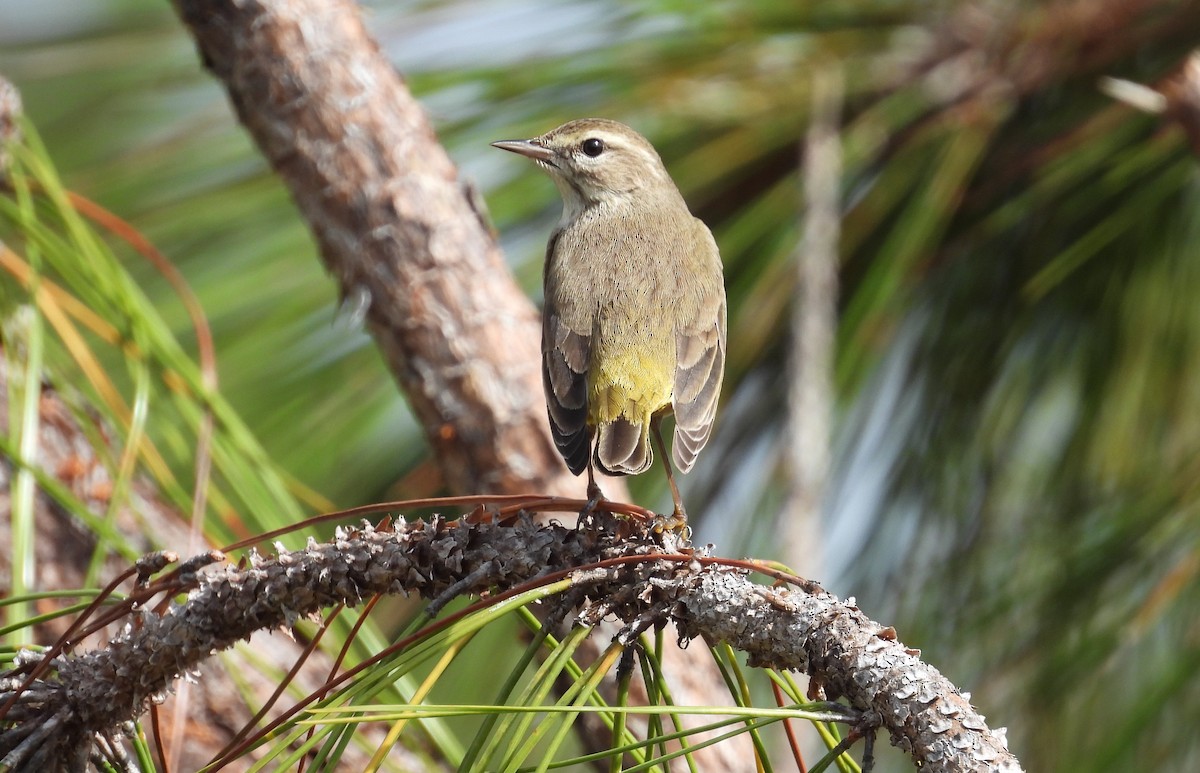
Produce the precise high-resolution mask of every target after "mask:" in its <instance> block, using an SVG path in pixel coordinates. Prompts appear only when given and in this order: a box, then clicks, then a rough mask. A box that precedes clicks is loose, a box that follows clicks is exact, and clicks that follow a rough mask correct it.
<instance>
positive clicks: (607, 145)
mask: <svg viewBox="0 0 1200 773" xmlns="http://www.w3.org/2000/svg"><path fill="white" fill-rule="evenodd" d="M492 144H493V145H494V146H495V147H497V148H501V149H503V150H510V151H512V152H514V153H520V154H521V155H523V156H528V157H529V158H531V159H533V160H534V161H536V162H537V164H538V166H540V167H542V168H543V169H545V170H546V171H547V172H548V173H549V174H550V177H551V178H552V179H553V180H554V182H555V184H557V185H558V189H559V191H560V193H561V194H562V198H563V214H562V219H561V220H559V223H558V226H557V227H556V228H555V229H554V232H553V233H552V234H551V235H550V243H549V244H548V245H547V247H546V265H545V271H544V274H543V280H544V284H545V308H544V310H543V313H542V381H543V385H544V387H545V391H546V404H547V408H548V410H549V413H550V428H551V431H552V434H553V436H554V442H555V444H556V445H557V446H558V450H559V452H560V453H562V455H563V458H564V459H565V460H566V462H567V466H568V467H569V468H570V470H571V472H572V473H574V474H576V475H578V474H580V473H581V472H583V470H584V469H586V470H587V471H588V496H589V497H591V498H592V499H593V500H594V501H595V500H599V498H600V497H601V496H602V495H601V493H600V489H599V487H598V486H597V485H596V481H595V475H594V473H593V470H592V463H593V460H594V463H595V464H596V465H597V466H599V467H600V469H602V470H604V471H605V472H607V473H609V474H610V475H636V474H638V473H641V472H645V471H646V470H647V469H648V468H649V467H650V464H651V462H652V461H653V459H654V453H653V451H652V450H651V448H650V432H651V430H653V432H654V437H655V440H656V441H657V444H658V446H659V452H660V453H661V454H662V455H663V463H664V464H665V465H666V468H667V479H668V481H669V482H670V484H671V494H672V496H673V497H674V500H675V515H676V516H679V517H686V516H685V512H684V507H683V501H682V499H681V498H680V496H679V489H678V487H677V486H676V485H675V478H674V476H673V475H672V472H671V464H670V462H669V461H668V460H667V456H666V447H665V444H664V442H663V439H662V433H661V430H660V428H659V423H660V422H661V420H662V418H663V417H664V416H666V415H667V414H669V413H672V412H673V413H674V414H675V438H674V443H673V446H672V450H673V457H674V460H675V465H676V466H677V467H678V468H679V471H680V472H683V473H686V472H687V471H688V470H690V469H691V468H692V465H693V464H694V463H695V461H696V455H697V454H699V453H700V449H702V448H704V445H705V443H707V442H708V436H709V433H710V431H711V430H712V424H713V418H714V417H715V416H716V411H717V397H718V396H719V394H720V392H721V377H722V374H723V372H724V369H725V284H724V280H723V276H722V269H721V256H720V254H719V253H718V251H717V244H716V242H715V241H714V240H713V237H712V234H711V233H710V232H709V230H708V228H707V227H705V225H704V223H702V222H700V221H699V220H698V219H696V218H695V217H693V216H692V214H691V212H689V211H688V208H687V204H686V203H685V202H684V200H683V197H682V196H681V195H680V193H679V189H678V188H676V187H675V183H674V182H672V180H671V177H670V176H669V175H668V174H667V170H666V168H665V167H664V166H663V163H662V159H660V158H659V156H658V153H657V152H655V150H654V148H653V146H651V145H650V143H649V142H647V141H646V138H644V137H643V136H642V135H640V134H638V133H637V132H636V131H634V130H633V129H631V128H629V127H628V126H625V125H624V124H620V123H617V122H616V121H609V120H605V119H601V118H584V119H581V120H577V121H571V122H569V123H565V124H563V125H562V126H560V127H558V128H557V129H554V130H552V131H549V132H547V133H546V134H543V135H541V136H540V137H534V138H533V139H529V140H505V141H503V142H494V143H492ZM593 441H594V443H593Z"/></svg>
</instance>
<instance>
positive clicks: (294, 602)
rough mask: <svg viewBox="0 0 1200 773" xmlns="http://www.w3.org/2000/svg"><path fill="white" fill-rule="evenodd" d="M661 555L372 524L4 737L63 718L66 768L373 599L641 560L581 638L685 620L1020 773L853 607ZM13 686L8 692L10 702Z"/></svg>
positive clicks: (952, 760)
mask: <svg viewBox="0 0 1200 773" xmlns="http://www.w3.org/2000/svg"><path fill="white" fill-rule="evenodd" d="M662 556H663V554H661V553H660V552H659V548H658V546H657V544H656V541H655V535H654V533H653V532H652V531H649V530H647V531H643V532H641V533H635V534H622V535H619V536H618V535H616V534H615V533H614V532H609V531H605V530H599V529H596V530H577V529H568V528H564V527H560V526H555V525H550V526H545V525H539V524H536V523H534V522H533V521H532V520H529V519H521V520H519V521H518V522H517V523H515V524H513V525H511V526H499V525H493V524H479V525H474V526H467V525H466V524H465V523H464V522H461V521H459V522H449V523H448V522H444V521H440V520H438V521H434V522H432V523H415V524H412V525H401V526H400V527H398V528H397V529H396V530H395V531H390V530H389V531H383V532H381V531H376V530H375V529H372V528H371V527H369V526H366V525H364V526H363V527H361V528H360V529H359V530H356V531H353V532H349V533H344V534H340V535H339V536H337V537H335V539H334V540H332V541H331V542H329V543H326V544H323V545H312V546H310V547H309V548H308V549H306V550H302V551H295V552H291V553H284V554H281V555H280V556H278V557H276V558H272V559H269V560H265V559H257V560H254V561H252V562H251V566H250V567H248V568H246V569H236V568H233V567H226V568H225V569H224V570H223V571H220V572H217V573H215V574H213V575H211V576H209V577H206V578H204V579H202V580H201V582H200V585H199V587H198V588H197V589H196V590H195V591H193V592H192V594H191V596H190V597H189V598H188V600H187V601H186V603H184V604H180V605H175V606H173V607H171V608H170V609H169V610H168V611H167V612H166V613H165V614H163V615H161V616H159V615H155V614H151V613H145V614H143V615H142V616H141V618H140V625H139V626H138V627H137V628H136V629H135V630H133V631H131V632H129V633H126V634H124V635H122V636H120V637H119V638H117V639H116V640H114V641H113V642H112V643H111V644H110V646H108V647H107V648H105V649H103V650H99V651H95V652H92V653H88V654H86V655H82V656H80V657H78V658H73V659H69V660H63V661H61V662H60V663H59V664H58V667H57V675H56V676H55V677H54V678H50V679H45V680H40V681H39V682H37V683H36V684H35V685H33V686H32V687H31V688H30V689H29V690H27V691H25V692H24V693H22V694H21V695H20V700H19V701H18V703H17V705H16V706H14V708H13V711H12V712H11V713H10V714H9V715H8V718H7V721H8V722H10V723H11V722H15V724H14V725H8V729H7V730H6V731H5V732H3V733H0V750H7V747H9V736H14V735H18V734H19V736H18V737H20V738H23V737H25V736H24V734H25V733H28V732H29V731H30V729H31V726H35V727H36V726H41V725H44V724H45V723H46V722H48V721H51V720H52V719H53V721H54V722H55V723H56V732H55V733H53V734H49V735H47V736H46V737H45V738H43V739H41V744H40V747H39V749H38V750H39V752H41V753H42V754H45V755H47V756H45V757H43V759H44V760H47V761H48V762H47V763H46V764H47V767H45V768H44V769H47V770H55V769H58V767H56V765H58V761H60V760H69V759H73V757H72V755H76V754H77V753H78V750H79V749H80V748H86V747H88V746H89V745H90V744H91V739H92V738H93V737H94V734H95V733H97V732H101V731H107V730H111V728H114V727H117V726H118V725H120V723H122V722H126V721H128V720H130V719H133V718H134V717H136V716H137V715H139V714H140V713H141V712H142V711H143V710H144V709H145V707H146V706H147V704H148V702H149V701H150V700H151V699H152V697H153V696H155V695H157V694H160V693H162V692H163V691H164V690H166V689H167V688H168V687H169V685H170V684H171V683H172V682H173V681H174V680H175V679H177V678H179V677H180V676H181V675H182V674H184V673H186V672H187V671H188V670H190V669H193V668H195V667H196V666H197V665H198V664H200V663H202V662H203V661H204V660H206V659H207V658H209V657H210V656H211V655H212V653H213V652H214V651H220V650H223V649H226V648H228V647H231V646H232V645H233V644H234V643H236V642H237V641H238V640H240V639H242V638H245V637H246V636H248V635H250V634H251V633H252V632H254V631H258V630H271V629H274V628H278V627H280V626H287V625H289V624H290V623H291V622H292V621H294V620H296V619H298V618H301V617H304V616H306V615H310V614H313V613H316V612H319V611H320V610H322V609H325V608H328V607H330V606H332V605H335V604H341V603H344V604H348V605H355V604H358V603H360V602H361V601H362V600H363V599H365V598H368V597H370V596H372V595H374V594H389V593H390V594H395V593H420V594H421V595H423V596H425V597H427V598H438V597H440V596H442V595H443V594H447V593H450V594H458V593H473V594H479V593H483V592H485V591H489V590H492V591H494V590H496V589H499V590H501V591H503V590H505V589H508V588H512V587H514V586H516V585H519V584H521V583H523V582H527V581H529V580H530V579H533V578H536V577H538V576H540V575H544V574H545V573H546V572H547V571H548V570H551V571H553V570H559V569H570V568H573V567H593V566H595V564H596V563H597V562H600V561H604V560H608V559H614V558H621V557H627V558H637V559H638V560H636V561H630V562H626V563H619V564H616V565H610V566H609V568H607V569H602V570H597V569H587V568H584V569H582V570H581V571H579V572H577V573H576V574H575V575H574V576H573V579H574V590H573V591H571V592H568V594H566V597H565V598H570V599H571V600H572V603H573V604H575V605H577V606H578V608H579V609H580V612H579V616H578V619H579V620H580V621H582V622H583V623H584V624H592V623H593V622H594V621H596V620H598V619H600V618H603V617H609V616H616V617H617V618H619V619H620V620H623V621H625V622H627V623H634V622H635V621H636V622H637V623H638V624H640V625H644V626H647V627H648V626H649V625H651V624H655V623H659V622H667V621H671V622H674V624H675V625H676V626H677V627H678V629H679V630H680V631H683V632H684V636H685V637H688V638H703V639H705V640H706V641H709V642H718V641H725V642H728V643H729V644H731V645H732V646H734V647H735V648H737V649H740V650H743V651H746V652H748V653H750V654H751V656H752V662H754V663H757V664H759V665H770V666H773V667H775V668H780V669H796V670H802V671H806V672H807V673H809V674H810V675H811V676H812V678H813V680H814V681H815V682H816V683H817V684H819V685H821V686H822V687H823V688H824V690H825V692H826V693H827V694H828V695H829V697H830V698H838V697H843V698H845V699H846V700H847V702H848V703H849V704H850V706H851V707H852V708H853V709H855V710H856V711H858V712H859V713H860V720H859V722H858V723H857V726H856V729H857V730H868V729H870V728H873V727H876V726H882V727H885V728H886V729H887V730H888V732H889V733H890V734H891V738H892V741H893V742H894V743H895V744H896V745H898V746H899V747H901V748H902V749H903V750H905V751H906V752H908V753H909V754H910V755H911V756H912V758H913V760H914V761H915V762H916V763H917V764H918V765H919V766H922V767H923V769H925V770H929V771H1018V770H1020V765H1019V763H1018V762H1017V761H1016V759H1015V758H1014V757H1013V756H1012V755H1011V754H1009V752H1008V751H1007V749H1006V748H1005V745H1004V739H1003V734H1002V733H995V732H992V731H991V730H989V729H988V727H987V725H986V724H985V723H984V721H983V717H982V716H980V715H979V714H978V713H977V712H976V711H975V710H974V709H973V708H972V707H971V705H970V703H969V702H968V700H967V699H966V697H965V696H963V695H961V694H960V693H959V692H958V691H957V690H956V689H955V688H954V686H953V685H952V684H950V683H949V682H948V681H947V680H946V679H945V677H943V676H942V675H941V674H940V673H938V671H937V670H936V669H934V668H933V667H932V666H928V665H926V664H924V663H922V662H921V661H920V660H919V659H918V658H917V656H916V654H915V653H914V652H912V651H911V650H908V649H906V648H905V647H904V645H903V644H901V643H900V642H899V641H897V640H896V638H895V633H894V631H892V630H891V629H890V628H885V627H884V626H881V625H879V624H878V623H876V622H874V621H872V620H870V619H868V618H867V617H866V615H864V614H862V613H861V612H860V611H859V610H858V609H857V608H856V607H854V606H853V605H852V604H847V603H844V602H841V601H839V600H838V599H836V598H835V597H834V596H832V595H830V594H828V593H825V592H823V591H820V590H819V589H812V592H802V591H790V590H780V589H771V588H766V587H764V586H762V585H757V584H754V583H752V582H751V581H750V580H749V579H748V578H747V577H746V576H745V574H744V573H743V572H741V571H735V570H730V569H728V568H725V567H721V566H716V565H712V564H709V565H705V562H704V561H703V559H702V557H701V558H700V559H697V558H691V559H689V558H687V557H680V556H677V555H676V556H673V557H662ZM14 686H15V685H14V683H13V682H11V681H8V680H5V681H4V682H3V683H0V689H3V690H4V691H6V692H7V691H10V690H12V689H13V687H14ZM18 762H20V761H19V760H18Z"/></svg>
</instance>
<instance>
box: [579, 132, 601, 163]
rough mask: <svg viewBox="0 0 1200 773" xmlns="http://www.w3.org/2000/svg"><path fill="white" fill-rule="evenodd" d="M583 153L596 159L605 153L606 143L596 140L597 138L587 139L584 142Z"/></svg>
mask: <svg viewBox="0 0 1200 773" xmlns="http://www.w3.org/2000/svg"><path fill="white" fill-rule="evenodd" d="M583 152H584V155H587V156H591V157H592V158H595V157H596V156H598V155H600V154H601V153H603V152H604V143H603V142H601V141H600V140H598V139H596V138H595V137H591V138H589V139H586V140H584V141H583Z"/></svg>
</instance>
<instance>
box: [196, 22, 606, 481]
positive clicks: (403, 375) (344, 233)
mask: <svg viewBox="0 0 1200 773" xmlns="http://www.w3.org/2000/svg"><path fill="white" fill-rule="evenodd" d="M175 6H176V8H177V9H178V12H179V16H180V18H181V19H182V20H183V22H184V23H185V24H186V25H187V27H188V29H189V31H190V32H191V33H192V35H193V36H194V37H195V39H196V43H197V46H198V48H199V49H200V54H201V56H202V58H203V60H204V63H205V65H206V66H207V67H208V68H209V69H210V70H211V71H212V73H213V74H214V75H215V76H216V77H217V78H218V79H220V81H221V82H222V83H223V84H224V85H225V87H226V88H227V89H228V92H229V98H230V100H231V102H232V103H233V106H234V109H235V110H236V111H237V115H238V119H239V120H240V121H241V122H242V124H243V125H244V126H245V127H246V128H247V130H249V132H250V134H251V135H252V136H253V137H254V140H255V141H256V142H257V144H258V147H259V149H260V150H261V151H262V153H263V155H264V156H266V158H267V160H268V161H269V162H270V164H271V166H272V168H274V170H275V171H276V172H277V173H278V174H279V176H280V177H281V178H282V180H283V181H284V183H285V184H286V185H287V186H288V189H289V190H290V191H291V194H292V197H293V199H294V200H295V202H296V205H297V206H298V207H299V209H300V211H301V213H302V214H303V216H304V218H305V220H306V221H307V222H308V223H309V226H310V227H311V228H312V231H313V235H314V236H315V237H316V241H317V245H318V247H319V248H320V251H321V256H322V258H323V259H324V261H325V265H326V267H327V268H328V269H329V271H330V272H331V273H332V274H333V275H334V276H335V277H336V278H337V280H338V282H339V283H340V286H341V292H342V294H343V297H347V298H350V299H351V300H352V301H354V302H356V303H357V302H358V301H359V300H360V299H361V300H362V301H365V307H366V323H367V326H368V328H369V329H370V331H371V333H372V334H373V336H374V338H375V341H376V343H377V344H378V346H379V347H380V349H381V350H382V351H383V353H384V355H385V357H386V359H387V362H388V365H389V366H390V368H391V371H392V373H393V375H394V376H395V378H396V380H397V381H398V382H399V384H400V386H401V388H402V389H403V391H404V393H405V394H406V395H407V397H408V399H409V402H410V404H411V405H412V409H413V412H414V413H415V414H416V416H417V418H418V420H419V421H420V423H421V425H422V426H423V427H424V430H425V435H426V437H427V438H428V440H429V442H430V444H431V445H432V447H433V451H434V454H435V455H436V457H437V460H438V463H439V466H440V467H441V470H442V472H443V474H444V475H445V476H446V480H447V483H448V484H449V487H450V488H451V489H452V490H454V491H456V492H460V493H479V492H496V493H518V492H521V493H525V492H529V491H531V490H533V491H538V492H545V493H550V494H561V495H566V494H571V493H573V494H575V495H577V496H581V495H582V493H583V489H584V486H583V483H582V482H581V481H579V480H577V479H575V478H573V477H572V476H571V475H570V473H569V472H568V471H567V469H566V466H565V465H564V464H563V462H562V461H561V459H560V458H559V455H558V453H557V451H556V449H555V448H554V445H553V442H552V441H551V439H550V434H549V430H548V428H547V424H546V408H545V403H544V401H543V398H542V392H541V390H542V387H541V376H540V363H541V352H540V347H539V343H538V341H539V331H540V325H539V323H538V317H537V313H536V311H535V309H534V307H533V305H532V304H531V303H530V302H529V300H528V298H526V297H525V295H524V294H523V293H522V292H521V290H520V288H519V287H517V286H516V284H515V283H514V281H513V280H512V277H511V274H510V272H509V270H508V268H507V266H506V265H505V263H504V258H503V255H502V254H501V252H500V249H499V247H498V246H497V243H496V240H495V239H494V238H493V236H492V234H491V233H490V231H489V228H488V226H487V224H486V223H487V218H486V216H485V215H484V214H483V213H482V212H481V211H479V209H477V207H476V205H475V204H474V199H473V198H472V196H471V195H470V194H469V191H468V190H467V186H466V185H465V184H464V183H463V182H462V181H461V180H460V179H459V178H458V172H457V170H456V168H455V166H454V164H453V163H452V162H451V160H450V158H449V157H448V156H447V155H446V152H445V150H444V149H443V148H442V147H441V146H440V145H439V144H438V142H437V138H436V136H435V134H434V131H433V128H432V127H431V126H430V124H429V121H428V120H427V118H426V116H425V113H424V111H423V110H422V109H421V107H420V105H419V104H418V103H417V102H416V100H415V99H413V97H412V95H411V94H410V93H409V92H408V90H407V88H406V87H405V85H404V83H403V81H402V80H401V78H400V76H399V75H398V74H397V73H396V72H395V70H394V69H393V68H392V66H391V64H390V63H389V62H388V61H387V60H386V59H385V58H384V57H383V56H382V54H381V53H380V52H379V49H378V46H377V45H376V43H375V42H374V40H372V39H371V37H370V36H369V35H368V34H367V32H366V30H365V29H364V28H363V26H362V23H361V20H360V18H359V14H358V9H357V8H356V7H355V6H354V5H353V4H351V3H349V2H343V1H342V0H286V2H284V1H283V0H278V1H271V0H266V1H264V2H228V1H227V0H176V2H175Z"/></svg>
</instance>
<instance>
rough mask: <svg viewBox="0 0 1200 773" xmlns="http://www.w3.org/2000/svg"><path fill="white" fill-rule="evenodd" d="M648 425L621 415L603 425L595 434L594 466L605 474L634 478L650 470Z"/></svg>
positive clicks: (651, 458)
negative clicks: (631, 476)
mask: <svg viewBox="0 0 1200 773" xmlns="http://www.w3.org/2000/svg"><path fill="white" fill-rule="evenodd" d="M653 461H654V452H653V451H652V450H651V449H650V425H649V424H648V423H640V424H639V423H634V422H631V421H629V420H628V419H626V418H625V417H624V416H618V417H617V418H616V419H615V420H613V421H611V422H605V423H603V424H601V425H600V426H599V427H598V428H597V432H596V464H597V465H598V466H599V467H600V469H602V470H604V471H605V472H607V473H608V474H609V475H637V474H638V473H642V472H645V471H646V470H648V469H649V468H650V463H651V462H653Z"/></svg>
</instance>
